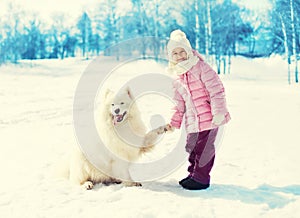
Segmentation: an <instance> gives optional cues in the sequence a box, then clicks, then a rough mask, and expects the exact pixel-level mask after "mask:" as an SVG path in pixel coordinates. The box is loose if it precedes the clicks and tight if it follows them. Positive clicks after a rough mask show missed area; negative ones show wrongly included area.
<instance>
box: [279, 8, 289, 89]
mask: <svg viewBox="0 0 300 218" xmlns="http://www.w3.org/2000/svg"><path fill="white" fill-rule="evenodd" d="M279 18H280V21H281V27H282V33H283V37H284V51H285V54H286V58H287V62H288V83H289V84H291V70H290V65H291V61H290V60H291V56H290V52H289V46H288V41H287V40H288V39H287V33H286V27H285V24H284V21H283V17H282V15H281V14H279Z"/></svg>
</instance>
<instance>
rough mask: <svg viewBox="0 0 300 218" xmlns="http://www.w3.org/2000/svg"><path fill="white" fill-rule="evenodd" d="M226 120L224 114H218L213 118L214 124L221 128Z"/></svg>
mask: <svg viewBox="0 0 300 218" xmlns="http://www.w3.org/2000/svg"><path fill="white" fill-rule="evenodd" d="M224 120H225V115H224V114H216V115H214V116H213V119H212V123H213V124H214V125H216V126H219V125H220V124H221V123H223V121H224Z"/></svg>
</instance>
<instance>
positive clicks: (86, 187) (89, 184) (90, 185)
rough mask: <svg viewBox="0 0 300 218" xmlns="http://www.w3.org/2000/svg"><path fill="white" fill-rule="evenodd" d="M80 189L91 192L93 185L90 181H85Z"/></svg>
mask: <svg viewBox="0 0 300 218" xmlns="http://www.w3.org/2000/svg"><path fill="white" fill-rule="evenodd" d="M82 187H83V188H84V189H86V190H91V189H93V187H94V184H93V183H92V182H91V181H86V182H85V183H83V185H82Z"/></svg>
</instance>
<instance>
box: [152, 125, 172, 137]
mask: <svg viewBox="0 0 300 218" xmlns="http://www.w3.org/2000/svg"><path fill="white" fill-rule="evenodd" d="M152 131H155V132H156V133H157V134H158V135H160V134H163V133H165V132H173V131H174V127H172V126H171V125H170V124H166V125H163V126H160V127H158V128H157V129H154V130H152Z"/></svg>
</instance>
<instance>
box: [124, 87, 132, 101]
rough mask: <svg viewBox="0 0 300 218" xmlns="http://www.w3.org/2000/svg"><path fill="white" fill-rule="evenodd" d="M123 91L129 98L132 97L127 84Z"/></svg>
mask: <svg viewBox="0 0 300 218" xmlns="http://www.w3.org/2000/svg"><path fill="white" fill-rule="evenodd" d="M125 91H126V93H127V95H128V96H129V98H131V99H133V95H132V91H131V90H130V88H129V86H127V87H126V88H125Z"/></svg>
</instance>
